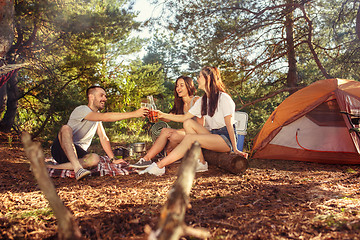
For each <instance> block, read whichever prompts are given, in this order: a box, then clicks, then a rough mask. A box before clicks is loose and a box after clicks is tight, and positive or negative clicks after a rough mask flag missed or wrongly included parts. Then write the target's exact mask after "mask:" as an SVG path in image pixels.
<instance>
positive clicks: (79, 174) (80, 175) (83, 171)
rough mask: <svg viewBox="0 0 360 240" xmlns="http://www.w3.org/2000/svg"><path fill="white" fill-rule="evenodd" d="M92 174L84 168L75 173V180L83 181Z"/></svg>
mask: <svg viewBox="0 0 360 240" xmlns="http://www.w3.org/2000/svg"><path fill="white" fill-rule="evenodd" d="M90 174H91V172H90V171H89V170H87V169H84V168H80V169H79V170H78V171H77V172H76V173H75V178H76V180H81V179H83V178H84V177H86V176H88V175H90Z"/></svg>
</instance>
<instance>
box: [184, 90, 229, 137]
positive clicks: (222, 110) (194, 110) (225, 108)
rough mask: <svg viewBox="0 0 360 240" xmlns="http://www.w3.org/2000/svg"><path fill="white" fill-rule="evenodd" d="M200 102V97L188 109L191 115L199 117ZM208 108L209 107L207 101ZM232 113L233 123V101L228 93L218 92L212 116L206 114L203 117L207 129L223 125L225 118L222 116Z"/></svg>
mask: <svg viewBox="0 0 360 240" xmlns="http://www.w3.org/2000/svg"><path fill="white" fill-rule="evenodd" d="M201 103H202V99H199V100H198V101H196V102H195V104H194V106H192V107H191V108H190V110H189V113H191V114H192V115H194V116H196V117H199V118H201ZM208 109H209V102H208ZM229 115H232V116H233V117H232V123H231V124H234V123H235V120H234V116H235V102H234V101H233V100H232V98H231V97H230V96H229V94H227V93H224V92H220V94H219V99H218V106H217V108H216V110H215V113H214V115H213V116H212V117H210V116H209V115H208V114H206V115H205V116H204V117H205V123H206V124H205V125H206V127H207V128H208V130H212V129H219V128H222V127H225V126H226V124H225V120H224V117H226V116H229Z"/></svg>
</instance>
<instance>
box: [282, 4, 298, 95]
mask: <svg viewBox="0 0 360 240" xmlns="http://www.w3.org/2000/svg"><path fill="white" fill-rule="evenodd" d="M286 2H287V5H286V10H285V11H286V13H287V14H286V19H285V29H286V47H287V58H288V63H289V70H288V74H287V86H288V87H290V88H294V87H297V84H298V75H297V66H296V58H295V45H294V20H293V5H294V1H293V0H286ZM294 92H295V91H290V94H292V93H294Z"/></svg>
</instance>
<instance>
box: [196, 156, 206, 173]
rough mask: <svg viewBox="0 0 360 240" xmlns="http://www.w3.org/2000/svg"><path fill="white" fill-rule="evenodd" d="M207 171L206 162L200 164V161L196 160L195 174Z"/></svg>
mask: <svg viewBox="0 0 360 240" xmlns="http://www.w3.org/2000/svg"><path fill="white" fill-rule="evenodd" d="M207 170H209V166H208V163H207V162H205V163H202V162H200V159H198V160H197V162H196V169H195V172H206V171H207Z"/></svg>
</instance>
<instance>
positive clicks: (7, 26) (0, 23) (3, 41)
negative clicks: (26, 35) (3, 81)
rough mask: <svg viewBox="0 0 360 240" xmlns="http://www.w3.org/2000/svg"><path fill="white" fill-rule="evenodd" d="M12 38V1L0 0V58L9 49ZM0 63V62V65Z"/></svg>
mask: <svg viewBox="0 0 360 240" xmlns="http://www.w3.org/2000/svg"><path fill="white" fill-rule="evenodd" d="M13 40H14V1H13V0H0V58H1V57H3V56H5V55H6V53H7V52H8V51H9V49H10V47H11V45H12V43H13ZM1 65H2V64H1V63H0V66H1Z"/></svg>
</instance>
